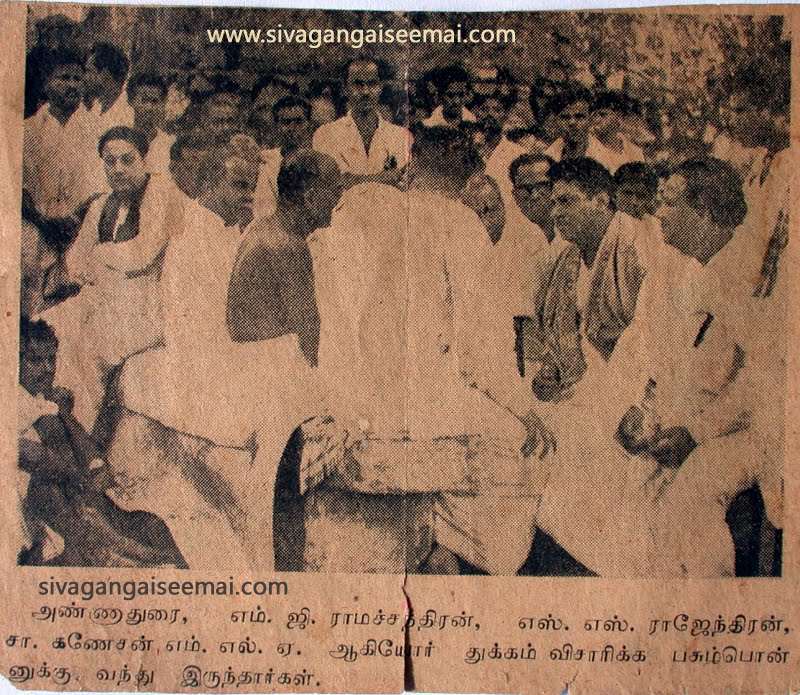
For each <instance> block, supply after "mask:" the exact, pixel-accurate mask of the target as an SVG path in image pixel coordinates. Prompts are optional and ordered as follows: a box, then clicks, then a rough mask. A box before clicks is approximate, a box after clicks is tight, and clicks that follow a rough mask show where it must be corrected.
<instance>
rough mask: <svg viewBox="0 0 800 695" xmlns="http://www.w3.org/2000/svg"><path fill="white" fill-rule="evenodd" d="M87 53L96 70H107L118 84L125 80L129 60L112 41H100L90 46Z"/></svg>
mask: <svg viewBox="0 0 800 695" xmlns="http://www.w3.org/2000/svg"><path fill="white" fill-rule="evenodd" d="M89 55H90V56H91V58H92V61H93V62H94V64H95V66H96V67H97V69H98V70H108V72H110V73H111V77H112V78H113V80H114V82H116V83H117V84H119V85H121V84H122V83H123V82H125V77H126V76H127V75H128V68H129V67H130V62H129V61H128V56H126V55H125V54H124V53H123V52H122V50H121V49H119V48H118V47H117V46H115V45H114V44H113V43H107V42H105V41H101V42H100V43H96V44H95V45H94V46H92V48H91V50H90V51H89Z"/></svg>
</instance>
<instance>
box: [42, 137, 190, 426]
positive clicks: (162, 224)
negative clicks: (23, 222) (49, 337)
mask: <svg viewBox="0 0 800 695" xmlns="http://www.w3.org/2000/svg"><path fill="white" fill-rule="evenodd" d="M98 153H99V154H100V156H101V157H102V161H103V165H104V167H105V170H106V176H107V179H108V184H109V186H110V188H111V193H110V194H106V195H102V196H100V197H99V198H98V199H97V200H95V201H94V202H93V203H92V205H91V207H90V208H89V211H88V212H87V214H86V217H85V218H84V222H83V225H82V227H81V229H80V231H79V233H78V237H77V238H76V240H75V242H74V243H73V245H72V246H71V248H70V249H69V252H68V254H67V259H66V262H67V271H68V273H69V276H70V279H71V280H73V281H75V282H77V283H79V284H80V285H82V289H81V291H80V293H79V294H78V295H77V296H75V297H72V298H71V299H69V300H67V301H65V302H63V303H61V304H59V305H56V306H54V307H53V308H51V309H49V310H48V311H47V312H45V317H47V320H48V321H49V322H51V323H52V324H53V326H54V327H55V329H56V332H57V334H58V335H59V337H60V339H61V349H60V353H59V360H58V374H57V378H58V380H59V382H60V383H61V384H62V385H63V386H65V387H67V388H68V389H70V390H71V391H72V392H73V393H74V395H75V417H76V418H77V419H78V420H79V421H80V422H81V423H82V424H83V426H84V427H85V428H86V429H87V430H88V431H91V430H92V428H93V427H94V424H95V419H96V417H97V415H98V410H99V408H100V405H101V402H102V400H103V396H104V394H105V387H106V379H107V377H108V375H109V374H110V372H111V370H112V369H113V368H114V367H116V366H119V365H120V364H121V363H122V362H123V361H124V360H125V359H126V358H127V357H129V356H130V355H132V354H134V353H136V352H139V351H141V350H144V349H146V348H148V347H150V346H152V345H153V344H155V343H156V342H158V341H159V340H160V338H161V335H162V332H163V331H162V329H161V326H162V322H161V321H160V320H159V315H160V297H159V292H158V278H159V275H160V270H161V262H162V260H163V252H164V247H165V246H166V243H167V238H168V235H169V234H170V233H171V232H172V231H173V230H174V229H175V228H177V226H178V223H177V221H176V218H178V217H179V216H180V214H181V212H182V207H181V206H179V205H176V204H175V200H174V195H175V189H174V187H173V186H172V185H171V182H169V181H168V180H164V179H163V178H159V177H158V176H156V175H149V174H148V173H147V170H146V168H145V165H144V158H145V156H146V154H147V142H146V140H145V139H144V137H143V136H142V135H141V134H140V133H138V132H137V131H134V130H133V129H131V128H128V127H127V126H118V127H116V128H112V129H111V130H109V131H108V132H106V133H104V134H103V136H101V138H100V142H99V145H98Z"/></svg>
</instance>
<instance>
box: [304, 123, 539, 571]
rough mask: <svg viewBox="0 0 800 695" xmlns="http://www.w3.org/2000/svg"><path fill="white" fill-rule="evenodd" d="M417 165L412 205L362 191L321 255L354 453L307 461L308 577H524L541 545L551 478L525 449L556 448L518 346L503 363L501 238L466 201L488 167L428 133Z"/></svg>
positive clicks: (328, 345) (336, 397)
mask: <svg viewBox="0 0 800 695" xmlns="http://www.w3.org/2000/svg"><path fill="white" fill-rule="evenodd" d="M413 155H414V156H413V157H412V160H411V161H412V171H411V172H410V173H411V176H410V178H411V181H412V189H411V191H410V192H409V193H408V194H405V193H404V192H402V191H399V190H397V189H394V188H392V187H389V186H386V185H382V184H374V183H373V184H365V185H360V186H356V187H354V188H351V189H350V190H349V191H348V192H347V193H346V194H345V196H344V197H343V199H342V204H341V205H340V207H339V208H338V209H337V211H336V213H335V214H334V217H333V219H332V223H331V226H330V227H329V228H328V229H324V230H321V231H319V232H317V233H316V234H315V235H314V236H313V237H312V238H311V240H310V243H311V245H312V250H313V252H314V273H315V286H316V293H317V297H318V299H319V303H320V317H321V337H320V353H319V365H320V366H319V369H320V372H321V375H320V377H321V378H322V379H324V383H325V385H326V390H327V393H328V394H329V407H330V412H331V414H332V416H333V418H334V420H335V423H334V425H335V426H337V427H339V428H341V429H343V430H344V431H345V433H346V440H347V441H346V443H345V444H344V445H343V446H342V447H339V448H338V449H335V450H334V451H333V452H332V453H331V455H328V456H321V457H320V458H319V459H318V460H316V461H315V460H314V458H313V457H312V456H310V455H307V454H306V453H305V452H304V462H305V463H307V465H305V466H304V468H303V470H301V484H302V485H303V487H304V489H305V490H307V491H308V492H307V501H306V551H305V566H306V569H307V570H315V571H354V570H355V571H369V572H404V571H406V570H409V571H419V570H420V569H428V570H431V571H443V570H445V569H448V568H449V569H450V570H452V569H455V568H456V563H455V561H454V555H455V556H458V557H460V558H462V559H463V560H464V561H466V562H468V563H470V564H472V565H474V566H476V567H479V568H481V569H482V570H483V571H487V572H492V573H499V574H510V573H513V572H515V571H516V569H517V568H518V567H519V566H520V565H521V564H522V562H523V561H524V558H525V555H526V553H527V551H528V548H529V546H530V540H531V536H530V534H531V529H532V523H533V518H534V516H535V513H536V501H537V497H536V485H535V482H534V481H533V480H532V479H533V478H535V476H536V475H537V474H538V473H540V472H541V471H540V470H538V466H537V465H536V464H535V463H533V462H531V461H530V460H528V459H527V457H525V456H523V452H522V450H523V448H524V445H525V444H526V443H530V444H532V446H530V447H525V451H526V453H532V451H531V450H532V449H534V448H536V446H534V445H536V444H541V440H540V439H539V438H538V437H537V435H538V433H539V432H540V430H537V428H536V424H538V421H537V420H536V418H535V417H534V416H533V415H532V414H531V413H530V403H531V401H532V398H531V396H530V392H529V391H527V392H526V391H525V389H524V388H522V386H521V385H520V383H519V382H520V379H519V377H518V376H517V374H516V369H515V359H514V353H513V340H512V341H509V343H508V344H507V345H505V346H504V347H505V348H506V349H505V351H504V352H502V353H499V352H498V350H501V349H502V348H501V347H499V346H498V345H497V340H496V336H495V335H494V333H493V331H492V328H493V326H494V323H493V322H491V321H490V319H489V317H488V316H487V314H488V313H489V311H490V310H488V309H487V308H486V307H487V306H493V304H492V302H491V301H488V300H487V293H488V292H489V291H490V290H489V289H488V287H489V283H488V282H487V276H486V274H485V273H486V270H487V266H486V265H485V263H486V258H487V253H488V252H489V251H490V249H491V246H490V242H489V239H488V238H487V235H486V232H485V229H484V228H483V226H482V224H481V222H480V220H479V219H478V217H477V216H476V215H475V214H474V213H473V212H472V211H471V210H469V208H467V207H466V206H465V205H463V204H462V203H461V202H460V201H459V199H458V197H459V195H460V191H461V190H462V188H463V185H464V183H465V181H466V179H467V178H468V177H469V176H470V175H471V174H472V173H473V172H474V171H475V168H476V166H477V164H478V159H477V153H476V152H475V151H474V148H473V147H472V145H471V143H470V142H469V140H468V139H467V138H465V136H463V135H462V134H460V133H459V132H458V131H457V130H455V129H452V128H442V127H437V128H424V129H421V130H420V131H419V135H418V137H417V139H416V140H415V144H414V150H413ZM433 211H435V214H434V213H433ZM387 326H395V328H394V329H393V330H387V329H386V327H387ZM529 433H530V434H529ZM529 440H530V441H529ZM545 449H546V447H545ZM537 463H538V462H537ZM530 469H534V470H533V471H531V470H530ZM498 510H502V511H501V512H500V513H502V514H504V515H505V517H504V519H505V523H506V526H505V530H504V533H502V534H498V533H497V526H496V518H497V514H498ZM434 540H435V542H436V543H437V545H436V546H434ZM446 558H448V559H449V562H448V561H447V560H446Z"/></svg>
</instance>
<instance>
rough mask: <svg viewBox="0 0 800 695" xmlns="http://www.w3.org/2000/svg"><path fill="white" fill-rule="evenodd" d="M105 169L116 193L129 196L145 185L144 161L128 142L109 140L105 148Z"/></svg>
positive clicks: (134, 147) (109, 182)
mask: <svg viewBox="0 0 800 695" xmlns="http://www.w3.org/2000/svg"><path fill="white" fill-rule="evenodd" d="M103 167H104V168H105V171H106V178H107V179H108V185H109V186H111V189H112V190H113V191H114V192H115V193H121V194H129V193H132V192H134V191H136V190H138V189H139V188H140V187H141V186H143V185H144V182H145V179H146V177H147V172H146V171H145V166H144V159H142V155H141V154H140V153H139V150H137V149H136V146H135V145H134V144H133V143H131V142H128V141H127V140H109V141H108V142H106V144H105V145H104V146H103Z"/></svg>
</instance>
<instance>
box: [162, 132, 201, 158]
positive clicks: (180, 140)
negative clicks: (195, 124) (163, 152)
mask: <svg viewBox="0 0 800 695" xmlns="http://www.w3.org/2000/svg"><path fill="white" fill-rule="evenodd" d="M207 147H208V139H207V138H205V137H203V136H202V135H199V134H197V133H183V134H181V135H179V136H178V137H177V138H175V142H173V143H172V146H171V147H170V148H169V159H170V161H171V162H174V161H176V160H178V159H180V158H181V156H182V155H183V151H184V150H203V149H206V148H207Z"/></svg>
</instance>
